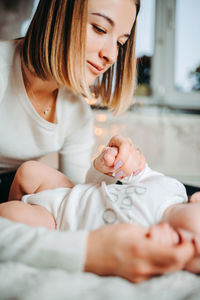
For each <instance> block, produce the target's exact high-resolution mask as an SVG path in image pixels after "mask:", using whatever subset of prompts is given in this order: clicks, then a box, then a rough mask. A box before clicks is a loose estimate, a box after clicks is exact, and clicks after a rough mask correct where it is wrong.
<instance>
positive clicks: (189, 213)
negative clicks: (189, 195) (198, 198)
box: [162, 202, 200, 234]
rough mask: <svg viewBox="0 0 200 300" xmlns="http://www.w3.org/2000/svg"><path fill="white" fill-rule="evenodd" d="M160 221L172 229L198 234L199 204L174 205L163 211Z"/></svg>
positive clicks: (199, 220) (199, 225)
mask: <svg viewBox="0 0 200 300" xmlns="http://www.w3.org/2000/svg"><path fill="white" fill-rule="evenodd" d="M162 221H164V222H168V223H169V224H170V225H171V226H172V227H174V228H180V229H184V230H187V231H191V232H192V233H194V234H200V203H197V202H196V203H184V204H175V205H173V206H171V207H169V208H168V209H167V210H166V211H165V213H164V216H163V219H162Z"/></svg>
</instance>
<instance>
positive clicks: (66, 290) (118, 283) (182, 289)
mask: <svg viewBox="0 0 200 300" xmlns="http://www.w3.org/2000/svg"><path fill="white" fill-rule="evenodd" d="M0 299H5V300H8V299H10V300H11V299H12V300H14V299H15V300H17V299H20V300H36V299H37V300H39V299H41V300H51V299H52V300H53V299H58V300H62V299H63V300H64V299H65V300H67V299H70V300H74V299H76V300H78V299H81V300H102V299H104V300H107V299H109V300H111V299H115V300H117V299H119V300H121V299H123V300H126V299H127V300H131V299H137V300H138V299H148V300H150V299H154V300H155V299H159V300H162V299H163V300H167V299H169V300H176V299H183V300H186V299H192V300H197V299H198V300H199V299H200V277H199V276H198V275H194V274H191V273H189V272H185V271H180V272H176V273H173V274H168V275H163V276H159V277H156V278H153V279H151V280H148V281H146V282H143V283H141V284H132V283H130V282H128V281H126V280H124V279H121V278H117V277H100V276H97V275H94V274H90V273H67V272H66V271H64V270H61V269H40V268H33V267H30V266H27V265H23V264H20V263H11V262H7V263H2V264H0Z"/></svg>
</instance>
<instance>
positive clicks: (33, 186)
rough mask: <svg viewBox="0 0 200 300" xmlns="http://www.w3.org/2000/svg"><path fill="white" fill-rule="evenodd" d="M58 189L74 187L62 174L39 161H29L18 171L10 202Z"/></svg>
mask: <svg viewBox="0 0 200 300" xmlns="http://www.w3.org/2000/svg"><path fill="white" fill-rule="evenodd" d="M58 187H68V188H71V187H73V183H72V182H71V181H70V180H69V179H68V178H67V177H66V176H65V175H64V174H62V173H61V172H59V171H57V170H55V169H53V168H51V167H49V166H47V165H45V164H43V163H41V162H38V161H27V162H25V163H23V164H22V165H21V166H20V167H19V168H18V170H17V172H16V175H15V177H14V180H13V183H12V185H11V188H10V193H9V200H21V198H22V196H23V195H25V194H34V193H37V192H40V191H43V190H49V189H55V188H58Z"/></svg>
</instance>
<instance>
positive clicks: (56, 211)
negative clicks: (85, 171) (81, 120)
mask: <svg viewBox="0 0 200 300" xmlns="http://www.w3.org/2000/svg"><path fill="white" fill-rule="evenodd" d="M124 182H126V183H124V184H123V185H117V184H109V185H106V183H105V182H102V183H101V184H78V185H76V186H75V187H74V188H72V189H71V188H57V189H54V190H47V191H42V192H39V193H37V194H31V195H25V196H23V198H22V201H24V202H26V203H29V204H38V205H41V206H43V207H45V208H46V209H47V210H49V211H50V212H51V213H52V214H53V216H54V217H55V219H56V223H57V229H58V230H78V229H90V230H92V229H96V228H99V227H100V226H102V225H105V224H114V223H122V222H129V223H134V224H140V225H143V226H149V225H152V224H155V223H158V222H159V221H161V219H162V216H163V213H164V212H165V210H166V209H167V208H168V207H169V206H171V205H174V204H176V203H183V202H187V194H186V191H185V187H184V186H183V185H182V184H181V183H180V182H179V181H177V180H176V179H174V178H170V177H168V176H165V175H163V174H161V173H158V172H156V171H153V170H151V169H150V168H149V167H148V166H146V168H145V169H144V171H143V172H141V173H140V174H139V175H137V176H131V177H129V178H128V180H124Z"/></svg>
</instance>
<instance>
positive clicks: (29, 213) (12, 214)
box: [0, 200, 56, 230]
mask: <svg viewBox="0 0 200 300" xmlns="http://www.w3.org/2000/svg"><path fill="white" fill-rule="evenodd" d="M0 217H3V218H7V219H9V220H11V221H14V222H19V223H24V224H27V225H30V226H36V227H40V226H42V227H46V228H48V229H52V230H53V229H55V228H56V222H55V219H54V217H53V216H52V215H51V213H50V212H49V211H48V210H47V209H46V208H44V207H42V206H39V205H30V204H27V203H24V202H21V201H15V200H14V201H9V202H5V203H2V204H0Z"/></svg>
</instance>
